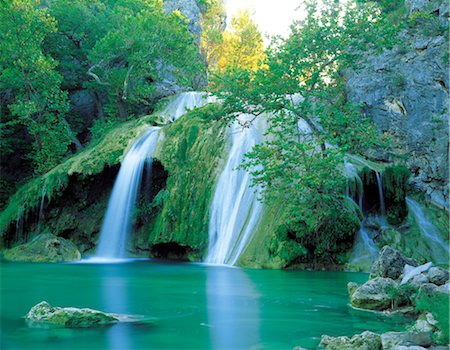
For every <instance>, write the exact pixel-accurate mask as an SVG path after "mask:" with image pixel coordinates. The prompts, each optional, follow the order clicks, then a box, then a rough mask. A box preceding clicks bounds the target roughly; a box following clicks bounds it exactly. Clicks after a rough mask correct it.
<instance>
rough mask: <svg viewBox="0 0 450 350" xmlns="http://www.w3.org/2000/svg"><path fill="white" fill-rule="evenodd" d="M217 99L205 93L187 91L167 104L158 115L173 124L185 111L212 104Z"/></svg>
mask: <svg viewBox="0 0 450 350" xmlns="http://www.w3.org/2000/svg"><path fill="white" fill-rule="evenodd" d="M216 101H217V99H216V98H215V97H214V96H211V95H208V94H207V93H206V92H197V91H189V92H183V93H181V94H179V95H178V96H177V97H175V98H174V99H173V100H172V101H170V102H169V104H168V105H167V106H166V107H165V108H164V109H163V110H162V111H160V112H159V113H158V114H159V115H160V116H161V117H163V118H164V119H165V120H166V122H173V121H175V120H177V119H178V118H179V117H181V116H182V115H184V114H186V112H187V111H189V110H192V109H194V108H199V107H202V106H205V105H207V104H208V103H214V102H216Z"/></svg>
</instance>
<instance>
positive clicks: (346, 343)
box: [319, 331, 381, 350]
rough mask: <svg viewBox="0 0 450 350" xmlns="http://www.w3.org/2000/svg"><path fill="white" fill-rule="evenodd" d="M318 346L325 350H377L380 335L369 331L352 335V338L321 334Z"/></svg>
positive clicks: (379, 346)
mask: <svg viewBox="0 0 450 350" xmlns="http://www.w3.org/2000/svg"><path fill="white" fill-rule="evenodd" d="M319 346H322V347H324V348H325V349H327V350H356V349H358V350H379V349H381V337H380V335H379V334H376V333H373V332H369V331H365V332H363V333H361V334H357V335H354V336H353V337H352V338H349V337H330V336H328V335H323V336H322V339H321V340H320V344H319Z"/></svg>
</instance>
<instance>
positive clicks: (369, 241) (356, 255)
mask: <svg viewBox="0 0 450 350" xmlns="http://www.w3.org/2000/svg"><path fill="white" fill-rule="evenodd" d="M344 171H345V175H346V178H347V186H346V196H347V197H348V198H350V199H352V200H353V201H354V202H355V203H357V204H358V206H359V210H361V213H363V205H362V201H363V196H364V187H363V183H362V180H361V178H360V177H359V175H358V169H357V168H356V167H355V166H354V165H353V164H352V163H349V162H346V163H345V164H344ZM377 174H378V173H377ZM349 178H353V179H354V180H355V181H356V183H357V187H356V194H355V196H352V193H350V189H349ZM379 183H381V182H379ZM365 219H366V218H363V219H362V220H361V222H360V225H361V228H360V229H359V231H358V233H357V235H356V240H355V247H354V249H353V252H352V255H351V258H350V261H351V263H352V264H358V265H361V266H366V267H367V268H368V267H370V265H371V264H372V263H373V261H375V259H376V258H377V256H378V251H379V250H378V247H377V246H376V244H375V242H374V241H373V236H374V232H373V231H371V230H369V229H368V228H367V227H366V226H365Z"/></svg>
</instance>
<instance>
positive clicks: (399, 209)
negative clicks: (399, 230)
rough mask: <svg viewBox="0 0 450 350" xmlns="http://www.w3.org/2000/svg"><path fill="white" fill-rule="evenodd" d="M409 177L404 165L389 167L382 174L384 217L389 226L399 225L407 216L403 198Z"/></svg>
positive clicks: (409, 173)
mask: <svg viewBox="0 0 450 350" xmlns="http://www.w3.org/2000/svg"><path fill="white" fill-rule="evenodd" d="M410 175H411V172H410V171H409V169H408V168H406V167H405V166H404V165H394V166H389V167H386V168H385V170H384V172H383V188H384V195H385V202H386V215H387V220H388V222H389V223H390V224H391V225H399V224H401V223H402V222H403V221H404V220H405V219H406V216H407V215H408V209H407V208H406V201H405V197H406V190H407V181H408V179H409V177H410Z"/></svg>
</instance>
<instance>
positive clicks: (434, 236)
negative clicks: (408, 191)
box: [406, 197, 449, 264]
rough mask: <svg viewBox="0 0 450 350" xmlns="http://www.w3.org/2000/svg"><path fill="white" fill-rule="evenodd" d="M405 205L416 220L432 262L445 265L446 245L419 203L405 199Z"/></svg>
mask: <svg viewBox="0 0 450 350" xmlns="http://www.w3.org/2000/svg"><path fill="white" fill-rule="evenodd" d="M406 203H407V204H408V208H409V209H411V211H412V213H413V215H414V218H415V219H416V222H417V225H418V226H419V229H420V232H421V233H422V235H423V238H424V242H425V244H427V245H428V247H429V248H430V253H431V254H430V255H431V257H432V258H433V260H434V262H436V263H444V264H447V263H448V259H449V246H448V243H446V242H445V241H444V240H443V239H442V238H441V236H440V235H439V231H438V229H437V228H436V226H434V225H433V224H432V223H431V221H430V220H428V219H427V217H426V216H425V214H424V212H423V210H422V208H421V206H420V204H419V203H417V202H416V201H415V200H413V199H411V198H409V197H406Z"/></svg>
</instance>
